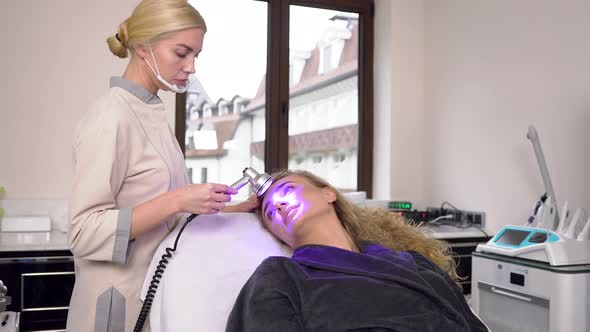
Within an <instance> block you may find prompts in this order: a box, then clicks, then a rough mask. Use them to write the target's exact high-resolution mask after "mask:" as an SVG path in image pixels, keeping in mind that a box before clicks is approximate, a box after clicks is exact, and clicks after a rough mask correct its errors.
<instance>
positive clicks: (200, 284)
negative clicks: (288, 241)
mask: <svg viewBox="0 0 590 332" xmlns="http://www.w3.org/2000/svg"><path fill="white" fill-rule="evenodd" d="M184 220H185V219H182V220H181V221H180V224H179V226H178V227H177V228H176V229H175V230H174V231H173V232H172V233H171V234H170V235H169V236H168V237H167V238H166V239H165V240H164V241H163V242H162V244H161V245H160V247H159V248H158V250H157V251H156V253H155V255H154V257H153V259H152V263H151V265H150V268H149V270H148V273H147V275H146V279H145V282H144V288H143V290H142V298H143V297H144V296H145V292H146V291H147V288H148V287H149V284H150V282H151V280H152V276H153V274H154V271H155V269H156V266H157V265H158V262H159V261H160V259H161V257H162V254H164V253H165V248H166V247H173V246H174V240H175V239H176V235H177V234H178V232H179V230H180V227H181V226H182V224H184ZM291 254H292V251H291V249H290V248H289V247H287V246H286V245H284V244H282V243H280V242H279V241H278V240H276V239H275V238H274V237H273V236H272V234H270V233H269V232H268V231H266V230H265V229H264V228H263V227H262V226H261V224H260V221H259V220H258V218H257V217H256V215H255V214H253V213H220V214H217V215H201V216H199V217H197V218H196V219H195V220H193V221H192V222H191V223H190V224H188V225H187V227H186V228H185V230H184V231H183V233H182V235H181V237H180V240H179V241H178V247H177V250H176V252H174V253H173V257H172V259H170V262H169V263H168V266H167V268H166V270H165V271H164V274H163V278H162V279H161V282H160V284H159V286H158V290H157V293H156V297H155V299H154V303H153V305H152V309H151V313H150V325H151V329H152V331H153V332H158V331H189V330H195V329H196V330H199V331H224V330H225V324H226V321H227V317H228V316H229V313H230V311H231V309H232V307H233V305H234V302H235V300H236V298H237V296H238V293H239V292H240V290H241V288H242V286H243V285H244V283H245V282H246V281H247V280H248V278H249V277H250V276H251V275H252V273H254V271H255V270H256V268H257V267H258V265H259V264H260V263H261V262H262V261H263V260H264V259H265V258H267V257H269V256H287V257H290V256H291ZM197 327H198V328H197Z"/></svg>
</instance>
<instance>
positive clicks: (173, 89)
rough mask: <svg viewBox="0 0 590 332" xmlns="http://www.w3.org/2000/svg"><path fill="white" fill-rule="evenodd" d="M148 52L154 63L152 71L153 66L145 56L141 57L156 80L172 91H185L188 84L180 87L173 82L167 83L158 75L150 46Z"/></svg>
mask: <svg viewBox="0 0 590 332" xmlns="http://www.w3.org/2000/svg"><path fill="white" fill-rule="evenodd" d="M150 53H151V54H152V59H153V60H154V65H155V66H156V70H155V71H154V68H152V65H150V63H149V62H148V61H147V59H146V58H143V60H144V61H145V62H146V63H147V65H148V67H150V70H151V71H152V73H154V75H156V78H157V79H158V81H160V82H162V84H164V85H165V86H166V87H167V88H168V89H170V91H173V92H176V93H185V92H186V90H187V89H188V84H187V85H185V86H182V87H178V86H176V85H175V84H170V83H168V82H167V81H166V80H165V79H164V78H163V77H162V75H160V70H159V69H158V64H157V63H156V58H155V57H154V52H153V51H152V48H151V47H150Z"/></svg>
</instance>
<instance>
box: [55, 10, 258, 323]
mask: <svg viewBox="0 0 590 332" xmlns="http://www.w3.org/2000/svg"><path fill="white" fill-rule="evenodd" d="M206 31H207V28H206V25H205V21H204V20H203V18H202V17H201V15H200V14H199V12H198V11H197V10H196V9H195V8H193V7H192V6H191V5H190V4H188V3H187V1H186V0H144V1H142V2H141V3H140V4H139V5H138V6H137V7H136V8H135V10H134V11H133V13H132V14H131V16H130V17H129V18H128V19H126V20H125V21H124V22H123V23H121V25H120V26H119V29H118V31H116V34H114V36H112V37H110V38H108V40H107V43H108V46H109V48H110V50H111V51H112V53H113V54H114V55H116V56H118V57H120V58H126V57H127V56H129V55H130V57H131V58H130V60H129V64H128V65H127V68H126V70H125V72H124V73H123V76H122V77H114V78H111V81H110V90H109V91H108V92H107V93H106V94H105V95H104V96H103V97H101V98H99V99H98V100H97V101H96V102H95V104H94V105H93V106H92V107H91V109H90V111H89V112H87V113H86V114H85V115H84V116H83V118H82V120H81V121H80V123H79V124H78V127H77V128H76V132H75V135H74V143H73V153H74V169H75V178H74V186H73V192H72V198H71V201H70V229H69V233H68V241H69V245H70V248H71V251H72V253H73V254H74V262H75V270H76V283H75V286H74V291H73V294H72V299H71V301H70V309H69V313H68V323H67V329H68V331H75V332H81V331H132V330H133V327H134V324H135V321H136V319H137V317H138V314H139V310H140V308H141V304H142V303H141V301H140V289H141V286H142V283H143V280H144V277H145V275H146V272H147V268H148V265H149V263H150V261H151V258H152V256H153V254H154V252H155V250H156V248H157V247H158V245H159V244H160V242H161V241H162V239H164V237H165V236H166V235H167V234H168V233H169V232H170V231H171V230H172V229H173V228H174V226H175V225H176V223H177V222H178V220H179V219H180V218H181V217H182V216H183V215H186V214H187V213H199V214H214V213H217V212H219V211H221V210H224V211H225V212H228V209H226V208H225V203H226V202H228V201H229V200H230V199H231V195H232V194H235V193H236V191H235V190H234V189H232V188H231V187H229V186H227V185H223V184H210V183H208V184H195V185H189V184H187V183H188V181H187V172H186V166H185V163H184V157H183V155H182V152H181V149H180V147H179V145H178V142H177V141H176V138H175V136H174V134H173V131H172V130H171V128H170V126H169V125H168V122H167V120H166V119H167V117H166V113H165V110H164V105H163V103H162V100H160V98H159V97H158V96H157V93H158V90H165V91H172V92H184V91H185V90H186V84H187V82H188V77H189V75H190V74H192V73H194V72H195V58H196V57H197V56H198V55H199V52H201V49H202V46H203V39H204V36H205V32H206ZM255 204H256V202H252V201H249V202H245V203H243V204H239V205H234V206H232V207H231V209H232V210H233V211H249V210H251V209H252V208H253V207H254V206H255ZM146 326H147V325H146ZM144 330H149V327H146V328H145V329H144Z"/></svg>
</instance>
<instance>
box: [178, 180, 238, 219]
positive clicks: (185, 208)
mask: <svg viewBox="0 0 590 332" xmlns="http://www.w3.org/2000/svg"><path fill="white" fill-rule="evenodd" d="M237 193H238V191H237V190H236V189H234V188H232V187H230V186H228V185H225V184H217V183H202V184H189V185H185V186H183V187H181V188H180V189H178V190H176V191H175V192H174V194H175V195H176V202H177V204H178V210H179V212H189V213H195V214H215V213H218V212H219V211H221V210H223V209H224V208H225V203H226V202H229V201H231V195H235V194H237Z"/></svg>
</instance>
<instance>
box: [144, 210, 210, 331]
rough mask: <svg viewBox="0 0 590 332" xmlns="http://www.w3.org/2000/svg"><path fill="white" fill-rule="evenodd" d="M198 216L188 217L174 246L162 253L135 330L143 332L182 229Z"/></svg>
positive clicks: (180, 232)
mask: <svg viewBox="0 0 590 332" xmlns="http://www.w3.org/2000/svg"><path fill="white" fill-rule="evenodd" d="M197 216H198V214H191V215H190V216H189V217H188V218H186V221H185V222H184V225H182V228H181V229H180V231H179V232H178V235H176V240H174V248H170V247H168V248H166V253H165V254H163V255H162V259H160V262H158V266H157V267H156V272H155V273H154V276H153V277H152V281H151V283H150V287H149V288H148V291H147V294H146V295H145V299H144V300H143V306H142V307H141V310H140V311H139V316H138V317H137V321H136V322H135V328H134V329H133V332H141V329H142V328H143V325H144V324H145V320H146V319H147V317H148V315H149V313H150V309H151V308H152V303H153V302H154V297H155V296H156V290H157V289H158V284H159V283H160V279H162V274H164V270H165V269H166V265H167V264H168V263H169V262H168V259H170V258H172V253H173V252H175V251H176V246H177V245H178V239H180V234H182V231H184V228H185V227H186V225H188V223H189V222H191V221H192V220H193V219H195V217H197Z"/></svg>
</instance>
